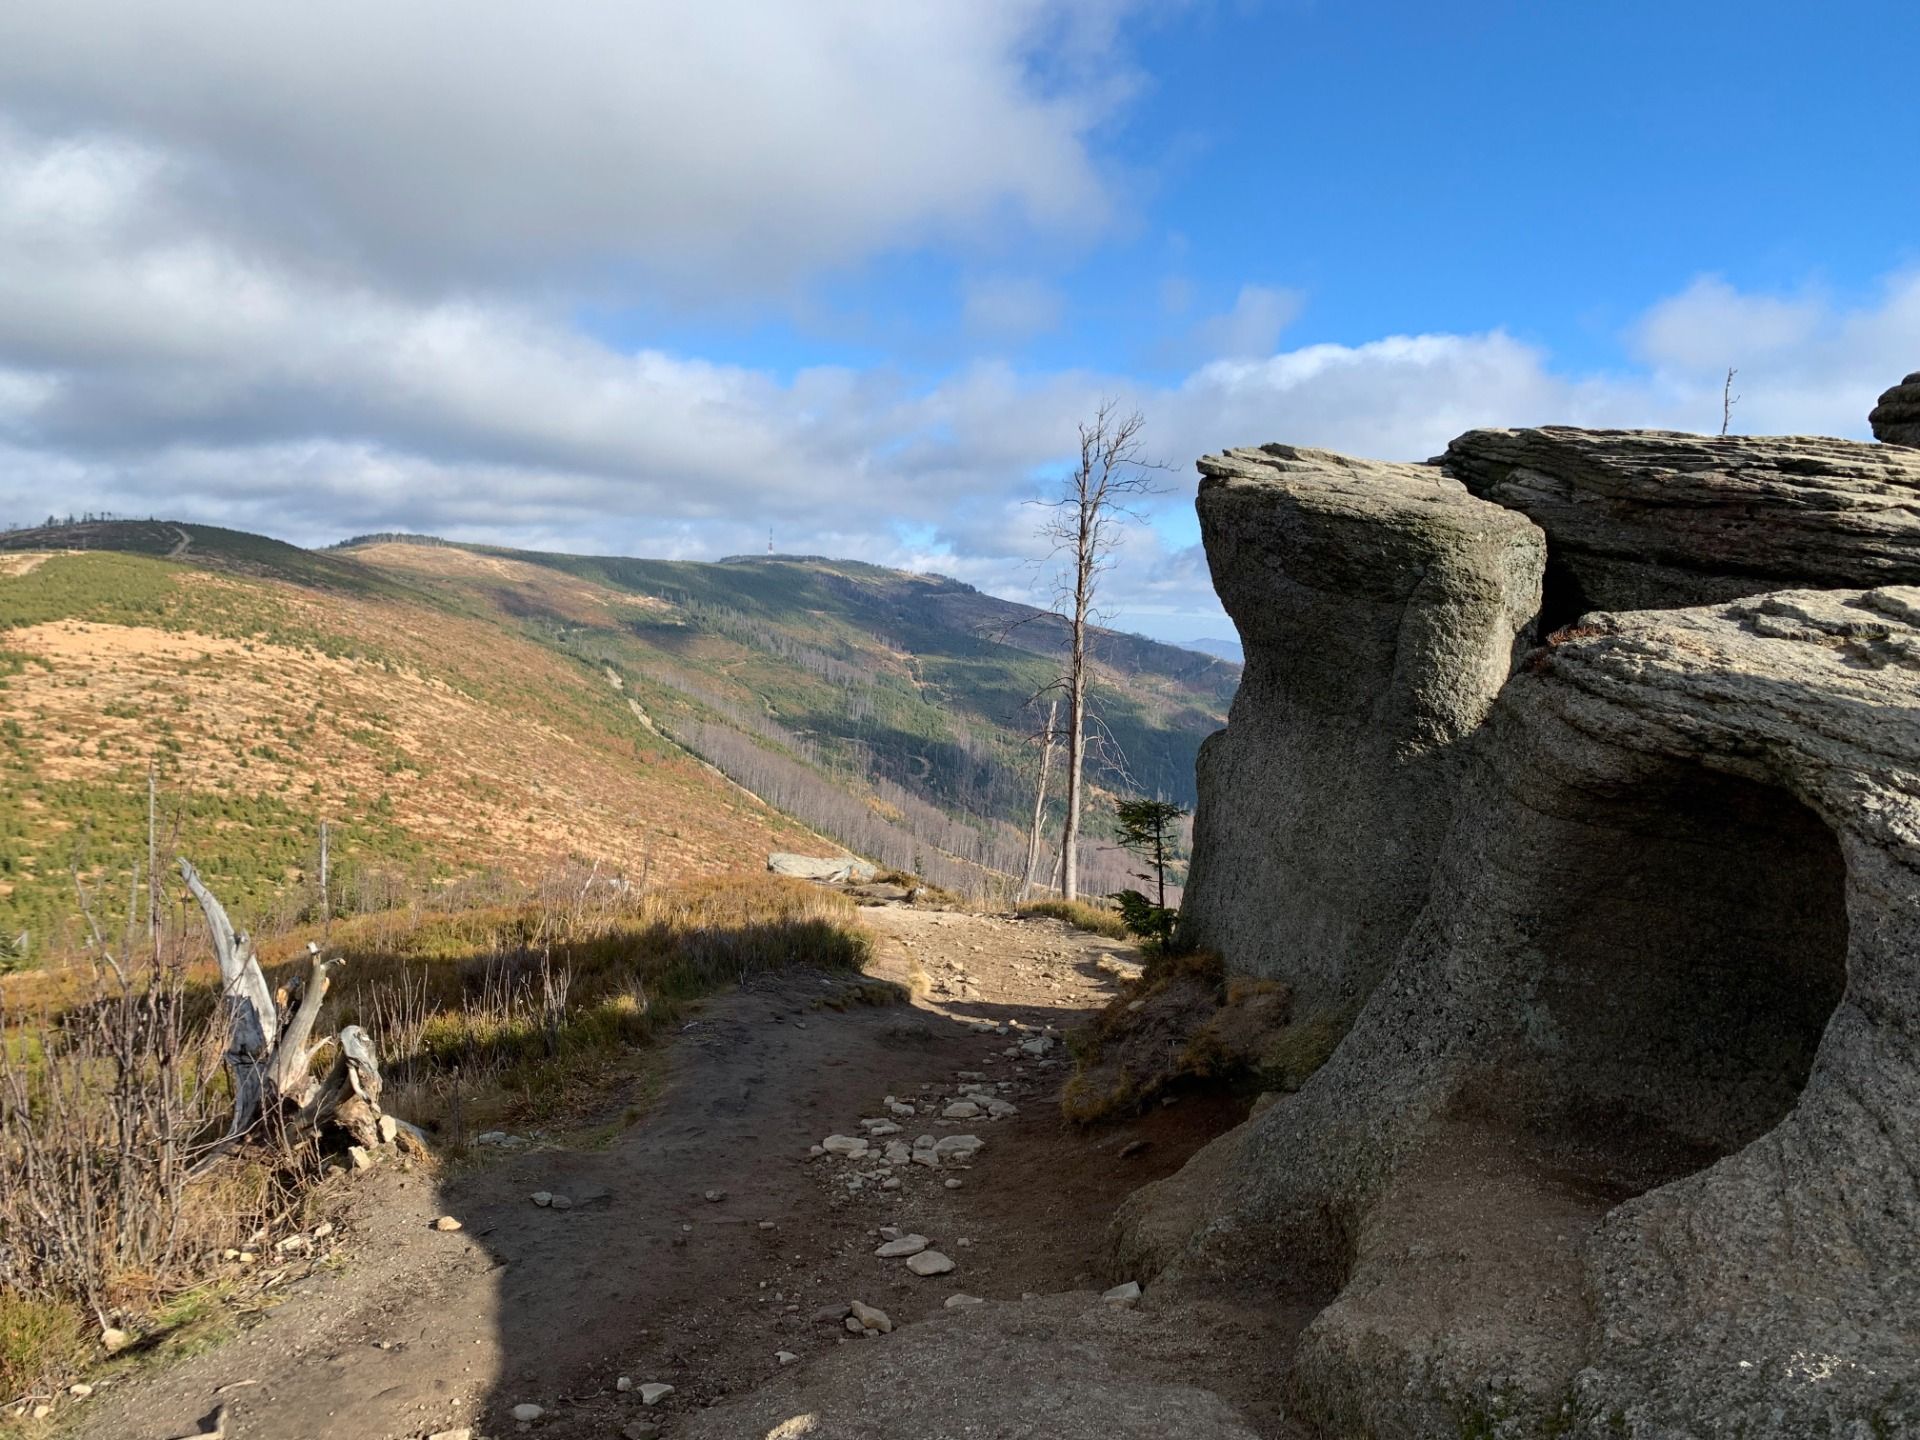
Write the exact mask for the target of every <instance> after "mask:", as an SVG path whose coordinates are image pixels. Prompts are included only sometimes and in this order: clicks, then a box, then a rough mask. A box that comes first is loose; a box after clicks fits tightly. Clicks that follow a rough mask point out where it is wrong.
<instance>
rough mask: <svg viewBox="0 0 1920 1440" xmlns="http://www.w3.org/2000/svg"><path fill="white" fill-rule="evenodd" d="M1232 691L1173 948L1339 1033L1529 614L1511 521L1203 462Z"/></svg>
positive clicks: (1396, 488)
mask: <svg viewBox="0 0 1920 1440" xmlns="http://www.w3.org/2000/svg"><path fill="white" fill-rule="evenodd" d="M1200 471H1201V474H1202V476H1203V477H1204V478H1203V479H1202V481H1201V484H1200V494H1199V502H1198V504H1199V512H1200V526H1201V531H1202V533H1203V535H1204V537H1205V540H1206V546H1207V558H1208V563H1209V564H1210V565H1211V566H1212V569H1213V581H1214V588H1215V589H1216V590H1217V591H1218V592H1219V595H1220V599H1221V602H1222V603H1223V604H1224V605H1225V606H1226V609H1227V611H1228V613H1229V614H1231V615H1232V616H1233V619H1234V621H1235V623H1236V624H1237V625H1238V627H1239V630H1240V635H1241V638H1242V640H1243V641H1244V643H1245V646H1246V657H1247V658H1246V669H1245V671H1244V673H1243V675H1242V678H1241V683H1240V690H1239V694H1238V696H1237V697H1236V698H1235V700H1234V703H1233V711H1232V714H1231V716H1230V718H1229V721H1228V725H1227V728H1226V729H1225V730H1223V731H1221V732H1219V733H1218V734H1216V735H1214V736H1212V737H1211V738H1209V739H1208V740H1207V742H1206V743H1205V745H1203V746H1202V748H1201V752H1200V761H1199V775H1198V780H1199V806H1198V808H1197V811H1196V814H1195V818H1194V828H1195V842H1194V863H1193V868H1192V873H1191V875H1190V876H1189V879H1188V883H1187V888H1186V894H1185V898H1184V900H1183V902H1182V909H1181V925H1182V930H1183V932H1184V935H1185V938H1186V939H1187V940H1189V941H1191V942H1193V943H1195V944H1197V945H1200V946H1202V947H1204V948H1208V949H1212V950H1216V951H1218V952H1219V953H1220V954H1221V955H1223V956H1224V957H1225V958H1226V960H1227V962H1228V964H1229V966H1230V967H1231V968H1232V969H1233V970H1235V971H1237V972H1240V973H1244V974H1254V975H1262V976H1272V977H1278V978H1281V979H1284V980H1286V981H1287V982H1288V983H1290V984H1291V985H1293V987H1294V988H1295V991H1296V993H1297V995H1298V998H1299V1000H1300V1002H1301V1007H1302V1008H1303V1009H1305V1010H1309V1011H1311V1010H1314V1009H1327V1010H1334V1011H1342V1012H1346V1013H1351V1012H1352V1011H1353V1010H1355V1009H1357V1008H1358V1006H1359V1004H1360V1002H1361V1001H1363V1000H1364V999H1365V998H1366V995H1367V993H1368V991H1369V990H1371V988H1372V986H1373V983H1374V981H1375V980H1377V979H1378V978H1379V975H1380V972H1381V971H1382V970H1383V969H1384V968H1385V967H1386V964H1387V962H1388V961H1389V959H1390V958H1391V957H1392V955H1393V953H1394V951H1395V950H1396V949H1397V948H1398V946H1399V943H1400V940H1401V938H1402V937H1403V936H1404V935H1405V933H1406V930H1407V927H1408V926H1409V925H1410V924H1411V923H1412V922H1413V918H1414V916H1415V915H1416V914H1417V913H1418V911H1419V909H1420V906H1421V905H1422V904H1423V903H1424V902H1425V900H1426V895H1427V880H1428V875H1429V872H1430V871H1431V869H1432V866H1433V863H1434V857H1435V854H1436V851H1437V847H1438V844H1439V841H1440V837H1441V835H1442V833H1443V832H1444V830H1445V827H1446V823H1447V817H1448V814H1449V813H1450V811H1451V809H1452V804H1453V797H1454V792H1455V790H1456V788H1457V786H1458V784H1459V777H1460V768H1461V753H1460V749H1461V742H1462V740H1463V738H1464V737H1466V736H1467V735H1469V734H1470V733H1471V732H1472V731H1473V730H1474V729H1475V727H1477V726H1478V725H1479V723H1480V721H1481V718H1482V716H1483V715H1484V714H1485V713H1486V708H1487V706H1488V704H1489V703H1490V702H1491V701H1492V699H1493V696H1494V694H1495V693H1496V692H1497V691H1498V690H1499V689H1500V686H1501V685H1502V684H1503V683H1504V682H1505V680H1506V678H1507V675H1508V672H1509V671H1510V669H1511V668H1512V662H1513V656H1514V652H1515V646H1516V643H1517V642H1518V640H1519V639H1520V637H1522V636H1523V635H1524V634H1525V633H1526V632H1527V628H1528V624H1529V622H1530V620H1531V619H1532V617H1533V614H1534V612H1535V610H1536V609H1537V608H1538V605H1539V595H1540V574H1541V567H1542V564H1543V562H1544V557H1545V544H1544V541H1543V538H1542V536H1541V534H1540V531H1539V529H1538V528H1536V527H1535V526H1534V525H1533V524H1532V523H1530V522H1529V521H1528V520H1527V519H1526V518H1525V517H1524V516H1521V515H1517V514H1515V513H1513V512H1512V511H1509V510H1504V509H1502V508H1500V507H1499V506H1497V505H1489V504H1487V503H1485V502H1484V501H1480V500H1476V499H1474V498H1473V496H1471V495H1469V494H1468V493H1467V492H1466V490H1465V489H1464V488H1463V487H1462V486H1461V485H1459V484H1458V483H1457V482H1455V481H1452V480H1449V479H1448V478H1447V477H1446V476H1444V475H1442V474H1441V473H1440V472H1439V471H1438V470H1436V469H1434V468H1433V467H1431V466H1424V465H1389V464H1380V463H1376V462H1371V461H1365V460H1354V459H1349V458H1348V457H1346V456H1342V455H1335V454H1331V453H1329V452H1327V451H1323V450H1301V449H1294V448H1292V447H1290V446H1285V445H1268V446H1264V447H1262V448H1260V449H1257V450H1253V449H1249V450H1231V451H1228V452H1227V453H1225V454H1222V455H1212V456H1208V457H1207V458H1206V459H1204V460H1202V461H1201V462H1200Z"/></svg>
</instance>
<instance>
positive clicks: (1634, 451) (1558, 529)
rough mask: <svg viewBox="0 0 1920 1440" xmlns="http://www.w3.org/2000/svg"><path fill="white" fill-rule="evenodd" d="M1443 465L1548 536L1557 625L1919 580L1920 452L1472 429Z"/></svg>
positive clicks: (1813, 442) (1843, 444)
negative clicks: (1599, 614) (1615, 613)
mask: <svg viewBox="0 0 1920 1440" xmlns="http://www.w3.org/2000/svg"><path fill="white" fill-rule="evenodd" d="M1893 393H1894V392H1889V394H1890V395H1891V394H1893ZM1883 408H1885V403H1884V402H1883ZM1877 413H1879V412H1876V414H1877ZM1439 463H1440V464H1441V465H1443V466H1444V467H1445V468H1446V471H1447V473H1448V474H1450V475H1452V476H1454V477H1455V478H1456V479H1458V480H1459V481H1461V482H1462V483H1463V484H1464V485H1465V486H1466V487H1467V488H1468V489H1469V490H1471V491H1472V492H1473V493H1474V494H1475V495H1478V496H1480V497H1482V498H1483V499H1486V500H1491V501H1493V502H1495V503H1496V504H1499V505H1503V506H1506V507H1508V508H1510V509H1513V510H1517V511H1519V512H1521V513H1522V514H1525V515H1527V516H1529V517H1530V518H1531V519H1532V520H1533V521H1534V522H1535V523H1536V524H1538V525H1539V526H1540V528H1541V529H1543V530H1544V531H1546V533H1547V543H1548V548H1549V552H1550V557H1551V559H1550V564H1549V569H1548V576H1547V598H1546V613H1545V617H1544V619H1545V624H1546V627H1547V628H1549V629H1551V628H1553V627H1555V626H1558V625H1560V624H1564V623H1565V622H1567V621H1569V620H1572V619H1574V618H1575V617H1576V616H1578V615H1579V614H1581V613H1583V612H1584V611H1587V610H1646V609H1670V608H1673V607H1676V606H1683V605H1703V604H1714V603H1718V602H1720V601H1723V600H1732V599H1737V598H1738V597H1740V596H1743V595H1757V594H1761V593H1763V592H1765V591H1768V590H1780V589H1785V588H1790V587H1793V586H1801V585H1809V586H1818V587H1822V588H1829V587H1831V588H1848V587H1864V586H1874V585H1894V584H1898V585H1912V584H1916V583H1920V452H1909V451H1906V450H1903V449H1898V448H1893V447H1889V446H1885V445H1873V444H1868V443H1865V442H1860V441H1852V440H1828V439H1821V438H1818V437H1811V436H1788V437H1752V436H1744V435H1720V436H1714V435H1682V434H1676V433H1672V432H1669V431H1661V430H1574V429H1568V428H1565V427H1560V426H1549V427H1546V428H1544V429H1538V430H1469V431H1468V432H1467V433H1466V434H1464V435H1462V436H1461V437H1460V438H1459V439H1457V440H1455V441H1454V442H1453V443H1452V444H1451V445H1449V446H1448V447H1447V450H1446V453H1445V454H1444V455H1443V456H1441V457H1440V460H1439Z"/></svg>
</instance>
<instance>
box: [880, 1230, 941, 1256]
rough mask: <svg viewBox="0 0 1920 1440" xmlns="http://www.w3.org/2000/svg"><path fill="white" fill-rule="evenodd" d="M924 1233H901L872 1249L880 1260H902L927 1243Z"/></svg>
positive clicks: (924, 1246) (914, 1253)
mask: <svg viewBox="0 0 1920 1440" xmlns="http://www.w3.org/2000/svg"><path fill="white" fill-rule="evenodd" d="M929 1243H931V1242H929V1241H928V1239H927V1237H926V1236H924V1235H902V1236H901V1237H900V1238H899V1239H898V1240H889V1241H887V1243H886V1244H884V1245H882V1246H881V1247H880V1248H879V1249H878V1250H876V1251H874V1252H873V1253H874V1254H875V1255H878V1256H879V1257H880V1258H881V1259H882V1260H902V1259H905V1258H906V1257H907V1256H909V1255H918V1254H919V1253H920V1252H921V1251H922V1250H924V1249H926V1248H927V1246H928V1244H929Z"/></svg>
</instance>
